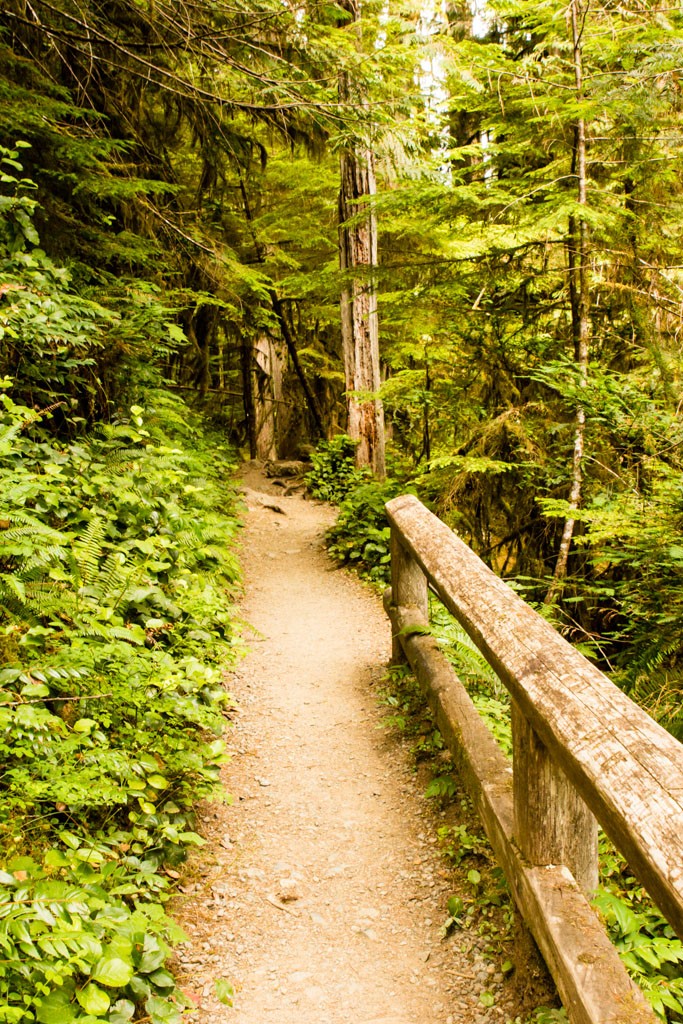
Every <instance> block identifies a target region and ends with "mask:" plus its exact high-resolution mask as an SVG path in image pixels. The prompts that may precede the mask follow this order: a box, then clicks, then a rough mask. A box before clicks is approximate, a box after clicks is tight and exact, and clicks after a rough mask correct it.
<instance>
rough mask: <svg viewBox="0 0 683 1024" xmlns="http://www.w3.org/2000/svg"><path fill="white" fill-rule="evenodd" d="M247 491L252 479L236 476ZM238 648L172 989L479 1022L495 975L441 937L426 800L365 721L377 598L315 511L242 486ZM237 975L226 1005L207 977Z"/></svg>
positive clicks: (369, 714) (379, 667)
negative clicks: (341, 565)
mask: <svg viewBox="0 0 683 1024" xmlns="http://www.w3.org/2000/svg"><path fill="white" fill-rule="evenodd" d="M247 483H248V485H249V486H250V487H256V488H258V489H259V490H260V491H263V489H264V484H263V481H260V480H257V479H254V478H249V479H248V480H247ZM247 495H248V504H249V514H248V517H247V525H246V530H245V536H244V543H243V564H244V569H245V582H246V595H247V596H246V598H245V600H244V602H243V605H242V614H243V616H244V618H245V620H246V621H247V622H248V623H249V624H250V635H249V636H248V641H249V646H250V653H249V655H248V656H247V658H246V659H245V660H244V661H243V662H242V663H241V664H240V665H239V666H238V667H237V670H236V674H235V677H234V679H233V681H232V684H231V685H232V691H233V693H234V695H235V697H236V699H237V701H238V704H239V708H240V711H239V714H238V716H237V721H236V725H235V727H234V728H233V729H232V730H231V732H230V734H229V742H230V746H231V751H232V761H231V763H230V765H228V766H227V767H226V770H225V782H226V788H227V790H228V791H229V792H230V793H231V794H232V796H233V799H234V803H233V804H232V806H225V807H223V806H220V807H216V806H215V805H213V806H212V807H210V808H209V810H208V812H207V820H206V821H205V823H204V832H205V834H207V835H208V836H209V838H210V844H209V846H208V847H207V848H206V852H207V856H206V857H205V858H204V863H205V868H204V878H203V879H202V880H201V881H198V882H197V883H195V884H194V885H190V886H189V887H186V892H187V891H188V889H189V891H190V892H191V896H190V898H188V899H187V900H186V902H185V903H184V906H183V907H182V908H181V913H180V919H181V922H182V923H183V925H184V927H185V928H186V930H187V931H188V934H189V935H190V936H191V942H190V944H189V945H188V946H185V947H183V950H184V951H183V952H182V954H181V963H180V966H181V972H182V973H181V977H183V979H184V980H183V987H184V988H185V990H186V991H188V992H189V993H190V994H191V995H192V996H193V998H194V999H195V1000H196V1001H197V1002H198V1003H199V1006H198V1008H197V1010H196V1011H195V1012H194V1013H193V1015H192V1017H191V1020H193V1021H196V1022H197V1024H223V1022H233V1021H236V1022H239V1024H264V1022H267V1021H269V1020H272V1021H274V1022H277V1024H323V1022H324V1024H347V1022H348V1024H350V1022H353V1024H455V1022H458V1024H480V1022H498V1021H505V1020H506V1019H507V1016H506V1014H505V1013H504V1011H503V1010H502V1009H501V1008H500V1007H499V1006H494V1007H491V1008H486V1007H484V1006H483V1005H482V1004H481V1002H480V1001H479V996H480V994H481V993H482V992H483V991H489V992H494V993H495V992H496V990H497V988H498V986H499V984H500V982H501V981H502V977H501V976H500V975H498V974H496V970H497V968H496V967H495V966H494V965H492V964H489V963H487V962H486V961H485V959H484V957H483V955H482V948H483V947H482V944H481V942H480V941H479V940H478V939H477V937H476V936H468V934H467V933H465V932H461V933H458V936H457V938H456V939H455V941H452V940H450V941H449V942H448V943H443V942H442V941H441V937H440V929H441V926H442V924H443V921H444V919H445V917H446V913H447V911H446V900H447V897H448V895H449V894H450V891H451V890H450V889H449V885H448V880H447V879H448V874H447V872H446V870H445V869H444V864H443V861H442V860H441V858H440V856H439V854H438V852H437V850H436V838H435V831H434V828H435V823H434V820H433V810H432V808H431V806H429V805H428V804H427V802H426V801H425V799H424V797H423V796H422V795H421V787H418V786H417V785H416V783H415V779H414V775H413V772H412V770H411V768H410V765H409V761H408V758H407V756H406V755H405V754H404V753H403V751H402V750H401V748H400V747H399V746H398V745H397V743H396V741H395V740H392V739H391V738H390V737H388V736H387V735H386V732H385V731H384V730H382V729H381V728H379V727H378V726H379V723H380V720H381V717H382V716H381V710H380V709H378V708H377V705H376V700H375V693H374V690H373V686H374V684H376V683H377V682H378V680H379V679H380V678H381V676H382V674H383V671H384V666H385V665H386V663H387V660H388V657H389V653H390V636H389V627H388V623H387V620H386V618H385V616H384V613H383V611H382V608H381V602H380V601H379V599H378V598H377V597H376V596H375V595H374V594H373V593H371V592H370V591H369V590H367V589H366V588H364V587H363V586H362V585H361V584H360V583H359V582H358V581H357V580H355V579H354V578H352V577H350V576H348V575H346V574H344V573H342V572H339V571H336V570H334V569H333V568H332V566H331V563H330V561H329V559H328V557H327V556H326V555H325V553H324V550H323V546H322V534H323V532H324V529H325V527H326V526H327V525H328V524H329V522H330V521H331V518H332V513H331V512H330V510H328V509H325V508H323V507H320V506H317V505H315V504H312V503H310V502H306V501H304V500H303V499H302V498H301V497H299V496H291V497H282V496H280V495H277V496H273V498H272V501H273V502H274V503H275V504H277V505H279V506H280V507H281V508H282V510H283V514H279V513H277V512H274V511H272V510H270V509H267V508H265V507H263V504H262V503H261V502H260V501H259V499H258V497H257V496H255V495H254V493H253V491H252V492H247ZM216 977H226V978H228V979H229V980H230V981H231V982H232V984H233V985H234V987H235V990H236V994H235V1000H234V1008H232V1009H231V1008H228V1007H225V1006H222V1005H221V1004H220V1003H219V1002H218V1001H217V1000H216V999H215V998H214V995H213V979H214V978H216Z"/></svg>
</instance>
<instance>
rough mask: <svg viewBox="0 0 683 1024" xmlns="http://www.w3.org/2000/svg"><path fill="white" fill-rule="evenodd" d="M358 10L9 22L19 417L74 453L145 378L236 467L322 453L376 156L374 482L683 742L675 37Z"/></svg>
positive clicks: (501, 6) (83, 15) (664, 31)
mask: <svg viewBox="0 0 683 1024" xmlns="http://www.w3.org/2000/svg"><path fill="white" fill-rule="evenodd" d="M360 13H361V12H360V11H359V10H357V9H355V8H353V6H345V5H344V4H340V5H333V4H332V5H331V4H311V5H307V6H296V5H291V6H290V5H286V4H281V3H270V2H266V3H259V4H256V5H253V4H251V5H248V6H241V5H240V4H239V3H235V4H223V3H218V4H216V3H203V2H199V3H197V4H194V5H191V6H185V5H182V4H176V3H162V4H156V3H155V4H153V5H152V4H150V5H145V4H141V3H135V2H116V3H111V4H106V5H99V4H89V3H86V4H79V5H76V4H71V3H68V2H65V0H58V2H56V3H52V2H46V0H39V2H38V3H36V4H32V5H29V4H26V3H22V2H17V3H11V4H5V5H4V9H3V19H2V33H1V35H0V74H1V76H2V77H1V78H0V99H1V104H0V142H1V143H2V146H3V169H4V173H3V182H2V190H3V196H2V200H1V202H2V264H3V266H2V277H3V284H2V299H1V300H0V301H1V303H2V305H1V306H0V317H1V324H2V329H3V339H2V348H1V350H0V360H1V362H2V366H1V367H0V370H1V371H2V372H3V373H5V374H6V375H8V376H10V377H11V378H12V381H13V382H12V384H11V386H10V390H9V393H10V394H11V395H12V396H13V398H15V400H18V401H21V402H24V403H26V405H28V406H31V407H33V408H36V409H39V408H44V407H47V406H51V405H55V410H54V412H53V416H52V423H53V425H54V428H55V429H56V431H57V432H58V435H59V436H60V437H63V438H73V437H75V436H76V435H77V434H78V433H79V432H81V431H87V430H88V429H89V428H90V427H91V426H92V424H93V423H95V422H96V421H100V420H105V421H109V422H113V421H115V420H116V417H117V416H119V415H120V414H121V411H122V410H123V409H124V408H125V405H126V403H127V402H130V401H131V400H132V399H133V398H134V397H135V396H136V395H137V394H138V393H139V390H140V388H141V386H143V385H144V384H145V383H146V382H147V383H158V382H159V381H161V380H164V381H165V382H166V383H167V384H168V385H169V386H172V387H174V388H176V389H179V390H180V391H181V392H182V393H187V395H192V394H196V396H197V397H198V398H199V400H200V401H201V402H202V404H203V406H204V408H205V409H207V410H209V411H210V412H211V414H212V415H213V417H214V419H215V422H216V423H217V424H219V425H220V427H221V429H222V430H224V431H225V433H226V434H227V435H228V436H229V437H230V438H231V439H232V440H233V441H234V442H235V443H237V444H238V445H241V446H242V447H243V448H245V449H246V450H247V451H250V452H251V454H259V455H261V456H265V457H270V456H277V455H279V456H291V455H294V454H296V453H297V452H298V451H300V449H301V445H302V444H304V445H306V444H308V443H310V442H313V443H315V442H316V441H318V440H319V439H320V438H321V437H330V436H332V435H334V434H335V433H337V432H339V431H340V430H343V429H344V428H345V425H346V403H345V400H344V389H345V384H344V368H343V362H342V352H341V341H340V327H339V296H340V293H341V292H342V290H343V289H344V287H346V286H347V283H345V280H344V277H345V275H344V274H343V273H342V272H341V271H340V270H339V257H338V252H339V233H338V192H339V161H340V157H343V155H344V154H345V153H346V154H348V153H349V152H370V153H371V154H372V158H373V160H374V164H375V169H376V173H377V177H378V182H379V184H378V191H377V195H376V196H375V197H374V198H373V199H372V206H373V212H374V216H376V218H377V222H378V226H379V256H378V265H377V267H376V268H375V269H374V271H372V272H370V271H368V272H367V274H366V277H367V279H368V281H369V280H370V278H371V279H372V282H371V284H372V287H373V288H374V289H376V295H377V303H378V308H379V318H380V324H381V340H380V349H381V358H382V377H383V384H382V387H381V397H382V400H383V403H384V408H385V412H386V417H387V433H388V435H389V438H390V442H391V444H390V464H389V475H390V477H393V478H397V479H398V480H399V481H400V482H401V483H403V484H405V482H406V481H407V480H412V481H414V482H415V483H416V485H417V486H418V487H419V489H420V492H421V494H422V495H423V496H424V497H425V498H426V499H427V500H428V501H430V502H431V503H432V504H433V506H434V507H435V508H436V510H437V511H438V512H439V513H440V514H441V515H442V516H444V518H446V520H447V521H448V522H450V523H451V524H452V525H453V526H455V527H456V528H457V529H458V530H459V531H460V532H461V533H462V534H463V535H464V536H465V538H466V539H467V540H469V541H470V542H471V543H472V544H473V545H474V546H475V548H476V549H477V550H478V552H479V553H480V554H481V555H482V557H484V558H485V559H486V560H487V561H489V562H490V563H491V564H492V565H493V566H494V567H495V568H496V569H497V570H498V571H500V572H502V573H503V574H504V575H506V576H509V577H514V578H515V579H516V580H517V584H516V585H517V586H519V587H521V588H522V590H523V591H524V592H525V594H527V596H528V597H529V598H530V599H532V600H536V601H538V602H539V603H543V601H544V599H545V605H544V607H545V609H546V613H547V614H549V615H552V616H553V617H554V619H555V621H557V623H558V624H559V625H560V627H561V628H562V629H563V630H564V631H565V633H566V634H567V635H568V636H569V637H570V638H571V639H572V640H573V641H576V642H579V643H582V644H583V645H584V648H585V649H586V650H587V651H589V652H590V653H592V654H593V655H594V656H595V657H597V658H598V660H599V661H600V663H601V664H602V665H603V666H604V667H607V668H609V669H612V670H614V672H615V676H616V678H617V679H619V680H620V681H621V682H622V683H623V685H625V686H626V687H627V688H629V689H630V690H631V691H632V692H634V693H636V695H637V696H638V697H639V698H640V699H641V700H643V701H644V702H645V703H646V704H647V705H648V706H649V707H651V708H652V709H653V710H654V712H655V713H656V714H657V715H658V717H660V718H662V719H663V720H664V721H665V722H667V723H668V724H669V725H670V727H671V728H673V729H674V730H677V729H680V727H681V721H680V716H679V711H678V709H679V705H680V667H679V661H680V646H681V642H680V636H681V620H682V614H683V608H682V602H683V588H682V586H681V568H682V567H683V544H681V543H680V535H681V515H682V511H683V509H682V503H683V495H682V493H681V480H680V470H681V466H680V461H681V440H682V436H681V415H680V414H681V408H680V398H681V388H680V344H679V332H680V327H681V310H682V306H681V298H682V294H681V281H682V280H683V278H682V276H681V267H682V264H681V256H680V249H681V244H680V243H681V230H682V226H683V221H682V211H681V187H680V171H681V104H682V98H681V85H680V75H679V70H678V69H679V67H680V58H681V34H680V27H681V26H680V11H679V10H678V8H672V7H670V6H666V7H664V6H662V5H659V4H647V5H643V4H640V3H638V2H637V0H633V2H631V0H628V2H626V3H623V4H612V3H601V4H587V3H579V2H578V0H577V2H573V3H570V4H569V6H567V5H563V4H560V3H547V4H543V5H539V4H536V3H533V2H528V0H523V2H519V3H517V2H504V3H492V4H490V5H487V7H486V8H485V9H482V10H480V11H477V10H475V9H471V8H470V7H469V6H468V5H467V4H461V5H458V4H457V3H455V4H449V5H446V6H444V7H434V8H431V7H428V6H420V5H418V6H417V7H413V8H412V9H410V8H407V7H406V8H402V9H400V10H399V9H394V8H393V7H392V6H385V5H380V4H378V5H376V6H375V7H373V6H372V5H368V7H363V9H362V17H361V18H360V20H358V16H359V14H360ZM340 81H345V82H347V83H348V82H353V83H354V85H353V90H352V95H347V94H346V93H344V94H342V93H340ZM347 91H348V90H347ZM340 96H341V97H342V98H341V100H340ZM344 97H346V98H344ZM363 208H364V207H363V206H362V204H359V206H358V210H359V213H358V218H359V219H360V218H362V216H364V214H363ZM345 273H346V277H347V278H348V276H349V274H350V271H347V272H345ZM361 397H363V396H361ZM365 397H367V396H365ZM577 444H578V445H579V447H578V448H577ZM375 504H376V503H375ZM568 524H569V525H568ZM563 538H564V539H563ZM563 545H564V549H565V550H564V554H562V547H563ZM558 552H559V553H560V555H559V557H558ZM562 561H563V564H560V563H561V562H562Z"/></svg>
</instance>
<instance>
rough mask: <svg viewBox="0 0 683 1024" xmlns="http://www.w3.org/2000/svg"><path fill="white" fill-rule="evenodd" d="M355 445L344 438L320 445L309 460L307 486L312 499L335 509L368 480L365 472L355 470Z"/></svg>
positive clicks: (337, 435) (363, 469) (351, 440)
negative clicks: (319, 500)
mask: <svg viewBox="0 0 683 1024" xmlns="http://www.w3.org/2000/svg"><path fill="white" fill-rule="evenodd" d="M357 447H358V442H357V441H354V440H353V439H352V438H350V437H348V435H347V434H336V435H335V436H334V437H333V438H332V440H331V441H321V442H320V444H319V445H318V447H317V448H316V450H315V451H314V452H313V455H312V456H311V464H312V468H311V471H310V472H309V473H307V474H306V476H305V480H306V486H307V487H308V489H309V491H310V493H311V494H312V495H313V497H314V498H320V499H321V501H331V502H333V503H334V504H336V505H338V504H339V503H340V502H342V501H343V500H344V499H345V498H346V497H348V495H349V493H350V492H351V491H353V490H354V489H355V488H356V487H358V486H359V485H360V484H361V483H362V482H363V481H364V480H366V479H367V477H368V470H367V469H365V468H362V469H361V468H359V467H357V466H356V448H357Z"/></svg>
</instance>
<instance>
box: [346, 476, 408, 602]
mask: <svg viewBox="0 0 683 1024" xmlns="http://www.w3.org/2000/svg"><path fill="white" fill-rule="evenodd" d="M406 490H408V491H409V490H410V487H408V488H406V486H405V485H404V484H400V483H399V482H398V481H397V480H386V481H384V483H378V482H377V481H375V480H373V481H370V482H368V483H365V484H361V485H360V486H358V487H355V488H354V489H353V490H352V491H350V493H349V494H348V495H347V497H346V498H345V499H344V501H343V502H342V504H341V508H340V510H339V516H338V517H337V521H336V523H335V524H334V526H333V527H332V528H331V529H330V530H328V532H327V545H328V550H329V551H330V553H331V554H332V555H333V556H334V557H335V558H336V559H338V561H339V562H341V564H342V565H350V566H353V568H354V569H356V570H358V572H359V573H360V574H361V576H364V577H366V578H367V579H371V580H373V581H374V582H376V583H382V582H386V581H387V580H388V579H389V575H390V569H391V567H390V561H391V552H390V534H391V531H390V529H389V524H388V523H387V518H386V514H385V512H384V506H385V504H386V502H387V501H390V500H391V498H394V497H396V495H397V494H401V493H403V492H404V491H406Z"/></svg>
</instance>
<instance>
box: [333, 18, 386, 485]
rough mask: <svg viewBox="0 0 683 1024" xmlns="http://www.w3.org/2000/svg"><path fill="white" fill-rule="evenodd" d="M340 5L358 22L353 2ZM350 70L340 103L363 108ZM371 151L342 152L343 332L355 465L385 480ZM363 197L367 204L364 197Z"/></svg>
mask: <svg viewBox="0 0 683 1024" xmlns="http://www.w3.org/2000/svg"><path fill="white" fill-rule="evenodd" d="M341 6H342V7H343V8H344V10H346V11H347V12H348V13H349V14H350V15H351V16H352V18H353V21H354V22H356V23H357V22H358V9H357V7H356V5H355V3H354V2H353V0H343V2H342V3H341ZM357 92H358V90H356V89H354V88H353V86H352V82H351V76H350V74H349V72H348V71H342V72H341V73H340V75H339V100H340V102H341V103H342V104H350V103H356V104H362V102H363V98H362V96H359V95H357ZM375 191H376V188H375V167H374V155H373V153H372V150H371V149H369V148H368V147H367V146H366V145H364V144H363V143H361V142H355V143H353V144H351V145H350V146H349V147H348V148H347V149H346V150H345V151H343V152H342V154H341V159H340V189H339V262H340V267H341V270H342V274H343V277H344V283H343V285H342V293H341V334H342V350H343V355H344V372H345V377H346V392H347V399H346V401H347V412H348V427H347V429H348V433H349V436H350V437H352V438H354V440H357V441H358V448H357V452H356V461H357V463H358V465H361V466H370V467H371V468H372V471H373V473H374V474H375V475H376V476H377V477H379V478H380V479H382V478H383V477H384V476H385V457H384V409H383V408H382V402H381V401H380V399H379V398H371V399H368V398H367V395H368V394H373V395H376V394H377V392H378V391H379V388H380V383H381V378H380V366H379V324H378V319H377V296H376V289H375V282H374V279H373V273H372V272H373V268H374V267H376V266H377V224H376V219H375V215H374V213H373V210H372V207H371V205H370V203H369V202H368V201H367V197H370V196H373V195H374V194H375ZM364 198H365V202H364V201H363V199H364Z"/></svg>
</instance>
